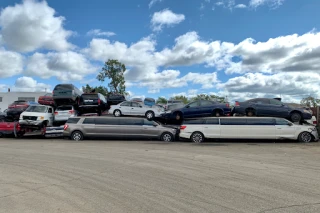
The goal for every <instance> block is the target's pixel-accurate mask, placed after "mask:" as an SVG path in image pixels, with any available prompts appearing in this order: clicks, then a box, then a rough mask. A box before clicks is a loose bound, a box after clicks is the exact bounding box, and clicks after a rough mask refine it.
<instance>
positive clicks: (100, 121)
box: [95, 118, 119, 125]
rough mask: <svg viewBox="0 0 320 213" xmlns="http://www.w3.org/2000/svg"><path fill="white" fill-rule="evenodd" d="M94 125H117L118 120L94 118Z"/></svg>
mask: <svg viewBox="0 0 320 213" xmlns="http://www.w3.org/2000/svg"><path fill="white" fill-rule="evenodd" d="M95 124H97V125H119V120H118V119H113V118H95Z"/></svg>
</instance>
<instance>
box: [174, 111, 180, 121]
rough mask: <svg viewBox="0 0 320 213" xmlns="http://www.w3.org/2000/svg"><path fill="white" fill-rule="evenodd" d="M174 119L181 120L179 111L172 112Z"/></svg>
mask: <svg viewBox="0 0 320 213" xmlns="http://www.w3.org/2000/svg"><path fill="white" fill-rule="evenodd" d="M174 119H175V120H176V121H181V120H182V114H181V112H176V113H175V114H174Z"/></svg>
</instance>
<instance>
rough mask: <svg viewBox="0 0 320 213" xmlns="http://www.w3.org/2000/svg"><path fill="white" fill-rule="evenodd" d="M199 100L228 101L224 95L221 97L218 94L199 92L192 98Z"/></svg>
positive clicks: (191, 99)
mask: <svg viewBox="0 0 320 213" xmlns="http://www.w3.org/2000/svg"><path fill="white" fill-rule="evenodd" d="M197 100H210V101H217V102H220V103H224V102H225V101H226V99H225V98H224V97H220V96H217V95H207V94H199V95H197V96H195V97H192V98H190V101H197Z"/></svg>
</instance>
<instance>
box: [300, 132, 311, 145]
mask: <svg viewBox="0 0 320 213" xmlns="http://www.w3.org/2000/svg"><path fill="white" fill-rule="evenodd" d="M312 139H313V138H312V135H311V134H310V133H309V132H302V133H300V135H299V137H298V140H299V142H302V143H309V142H311V141H312Z"/></svg>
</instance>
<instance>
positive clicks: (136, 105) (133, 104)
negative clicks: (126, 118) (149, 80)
mask: <svg viewBox="0 0 320 213" xmlns="http://www.w3.org/2000/svg"><path fill="white" fill-rule="evenodd" d="M131 106H132V107H140V106H141V105H140V104H138V103H136V102H132V103H131Z"/></svg>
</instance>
